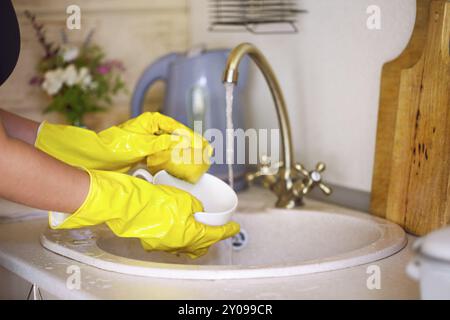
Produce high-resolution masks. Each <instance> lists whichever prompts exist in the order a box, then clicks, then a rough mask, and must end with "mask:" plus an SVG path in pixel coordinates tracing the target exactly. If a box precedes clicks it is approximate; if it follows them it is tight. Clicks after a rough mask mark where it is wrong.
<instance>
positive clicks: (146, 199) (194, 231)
mask: <svg viewBox="0 0 450 320" xmlns="http://www.w3.org/2000/svg"><path fill="white" fill-rule="evenodd" d="M87 172H88V173H89V175H90V181H91V182H90V189H89V194H88V196H87V197H86V200H85V201H84V203H83V204H82V206H81V207H80V208H79V209H78V210H77V211H76V212H75V213H73V214H71V215H68V214H62V213H56V212H50V213H49V224H50V227H51V228H53V229H72V228H81V227H86V226H92V225H97V224H101V223H106V224H107V226H108V227H109V228H110V229H111V230H112V231H113V232H114V234H116V235H117V236H119V237H127V238H139V239H140V240H141V244H142V246H143V247H144V249H146V250H163V251H167V252H173V253H187V254H188V255H189V256H190V257H191V258H196V257H199V256H201V255H204V254H205V253H206V252H207V251H208V248H209V247H210V246H211V245H212V244H214V243H216V242H218V241H220V240H223V239H226V238H228V237H230V236H233V235H234V234H236V233H237V232H238V231H239V225H238V224H237V223H235V222H230V223H228V224H226V225H224V226H218V227H212V226H207V225H204V224H202V223H199V222H197V221H196V220H195V219H194V215H193V214H194V213H195V212H198V211H202V210H203V207H202V204H201V203H200V202H199V201H198V200H197V199H196V198H195V197H193V196H192V195H190V194H189V193H187V192H185V191H182V190H180V189H177V188H175V187H170V186H163V185H153V184H151V183H149V182H147V181H145V180H142V179H139V178H135V177H131V176H129V175H126V174H122V173H117V172H112V171H99V170H87Z"/></svg>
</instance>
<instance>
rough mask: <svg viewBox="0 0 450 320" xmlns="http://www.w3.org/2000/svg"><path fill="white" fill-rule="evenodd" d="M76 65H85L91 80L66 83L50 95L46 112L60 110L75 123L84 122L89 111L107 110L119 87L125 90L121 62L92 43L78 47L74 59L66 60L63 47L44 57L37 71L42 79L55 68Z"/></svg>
mask: <svg viewBox="0 0 450 320" xmlns="http://www.w3.org/2000/svg"><path fill="white" fill-rule="evenodd" d="M71 64H72V65H73V66H75V69H76V70H77V72H80V70H81V69H82V68H87V70H89V73H88V74H89V77H90V81H89V84H88V85H86V84H84V83H78V82H77V83H74V84H71V85H68V84H67V83H66V82H64V83H63V85H62V87H61V88H60V89H59V90H58V92H57V93H56V94H53V95H51V97H52V101H51V103H50V104H49V105H48V106H47V107H46V108H45V110H44V112H45V113H48V112H59V113H61V114H63V115H64V116H65V117H66V119H67V121H68V122H70V123H71V124H74V125H82V124H83V117H84V115H85V114H86V113H92V112H99V111H104V110H106V109H107V107H109V106H110V105H111V104H112V98H113V96H114V95H116V94H118V93H119V92H120V91H125V90H126V89H125V83H124V82H123V80H122V77H121V72H122V71H123V67H122V64H121V63H120V62H119V61H115V60H105V54H104V52H103V50H102V49H101V48H100V47H98V46H96V45H91V46H87V47H81V48H79V54H78V55H77V57H76V58H75V59H74V60H71V61H65V60H64V51H63V50H61V51H59V52H58V53H57V54H55V55H53V56H50V57H44V58H43V59H42V60H41V61H40V62H39V64H38V65H37V72H38V74H39V76H40V77H41V79H42V81H45V79H46V78H45V74H46V73H47V72H48V71H52V70H58V69H59V70H61V72H62V70H64V69H65V68H67V66H69V65H71Z"/></svg>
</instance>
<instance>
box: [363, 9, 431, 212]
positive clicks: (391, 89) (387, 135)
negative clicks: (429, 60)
mask: <svg viewBox="0 0 450 320" xmlns="http://www.w3.org/2000/svg"><path fill="white" fill-rule="evenodd" d="M430 2H431V0H418V1H417V6H416V7H417V9H416V10H417V13H416V23H415V25H414V30H413V34H412V36H411V39H410V41H409V43H408V45H407V46H406V48H405V50H404V51H403V52H402V54H401V55H400V56H398V57H397V58H396V59H394V60H392V61H390V62H388V63H386V64H384V66H383V70H382V76H381V89H380V106H379V110H378V123H377V137H376V146H375V162H374V168H373V177H372V191H371V203H370V211H371V213H373V214H375V215H377V216H380V217H385V216H386V206H387V194H388V189H389V182H390V180H391V179H390V178H391V159H392V148H393V144H394V133H395V122H396V119H397V107H398V97H399V90H400V73H401V71H402V70H403V69H406V68H410V67H412V66H413V65H414V64H416V63H417V61H418V60H419V58H420V56H421V55H422V51H423V47H424V46H425V40H426V37H427V26H428V18H429V6H430Z"/></svg>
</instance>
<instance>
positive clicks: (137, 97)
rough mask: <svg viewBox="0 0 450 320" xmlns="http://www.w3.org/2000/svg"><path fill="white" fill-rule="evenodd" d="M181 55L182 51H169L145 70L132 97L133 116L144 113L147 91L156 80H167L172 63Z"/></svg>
mask: <svg viewBox="0 0 450 320" xmlns="http://www.w3.org/2000/svg"><path fill="white" fill-rule="evenodd" d="M180 56H181V54H180V53H169V54H168V55H165V56H163V57H161V58H159V59H158V60H156V61H155V62H154V63H152V64H151V65H150V66H148V67H147V69H145V70H144V72H143V73H142V75H141V77H140V78H139V81H138V82H137V84H136V87H135V89H134V92H133V96H132V98H131V117H137V116H138V115H140V114H141V113H142V103H143V102H144V97H145V93H146V92H147V90H148V89H149V88H150V86H151V85H152V84H153V83H154V82H155V81H157V80H163V81H166V80H167V74H168V71H169V66H170V64H171V63H172V62H174V61H176V60H177V59H178V58H179V57H180Z"/></svg>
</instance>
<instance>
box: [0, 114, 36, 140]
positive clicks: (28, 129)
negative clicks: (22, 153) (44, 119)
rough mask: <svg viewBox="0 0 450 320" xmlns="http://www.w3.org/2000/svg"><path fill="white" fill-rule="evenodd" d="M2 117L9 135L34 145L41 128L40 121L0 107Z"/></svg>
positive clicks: (0, 117) (0, 116)
mask: <svg viewBox="0 0 450 320" xmlns="http://www.w3.org/2000/svg"><path fill="white" fill-rule="evenodd" d="M0 119H1V120H2V123H3V128H4V130H5V131H6V135H7V136H8V137H10V138H15V139H19V140H21V141H23V142H26V143H28V144H31V145H34V142H35V141H36V135H37V131H38V128H39V123H38V122H36V121H33V120H29V119H26V118H22V117H21V116H18V115H15V114H13V113H10V112H8V111H5V110H2V109H0Z"/></svg>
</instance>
